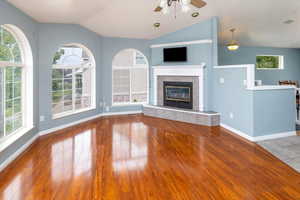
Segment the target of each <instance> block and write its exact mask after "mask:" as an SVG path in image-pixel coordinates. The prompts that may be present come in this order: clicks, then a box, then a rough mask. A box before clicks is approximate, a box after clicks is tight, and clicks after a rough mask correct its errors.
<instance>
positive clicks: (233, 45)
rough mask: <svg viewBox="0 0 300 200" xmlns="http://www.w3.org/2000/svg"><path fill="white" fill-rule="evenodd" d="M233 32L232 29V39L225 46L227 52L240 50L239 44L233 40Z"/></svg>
mask: <svg viewBox="0 0 300 200" xmlns="http://www.w3.org/2000/svg"><path fill="white" fill-rule="evenodd" d="M234 31H235V29H234V28H233V29H230V32H231V37H232V38H231V41H230V42H229V43H228V44H227V49H228V50H229V51H236V50H238V49H239V48H240V45H239V43H238V42H237V41H236V40H234Z"/></svg>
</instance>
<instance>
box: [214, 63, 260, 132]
mask: <svg viewBox="0 0 300 200" xmlns="http://www.w3.org/2000/svg"><path fill="white" fill-rule="evenodd" d="M221 78H223V79H224V83H222V84H221V83H220V79H221ZM246 79H247V72H246V68H236V69H232V68H230V69H214V82H213V85H214V99H213V102H214V103H213V105H214V106H213V109H214V110H215V111H217V112H220V113H221V123H223V124H226V125H228V126H231V127H234V128H235V129H237V130H240V131H242V132H244V133H247V134H248V135H249V136H253V126H254V124H253V106H254V105H253V92H252V91H250V90H246V86H245V85H244V80H246ZM230 113H232V114H233V118H230Z"/></svg>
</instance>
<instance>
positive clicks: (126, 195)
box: [0, 115, 300, 200]
mask: <svg viewBox="0 0 300 200" xmlns="http://www.w3.org/2000/svg"><path fill="white" fill-rule="evenodd" d="M0 199H3V200H21V199H22V200H23V199H24V200H25V199H26V200H48V199H49V200H50V199H55V200H69V199H72V200H94V199H95V200H96V199H99V200H110V199H111V200H119V199H120V200H144V199H149V200H150V199H151V200H156V199H161V200H210V199H211V200H222V199H226V200H265V199H271V200H293V199H294V200H299V199H300V174H298V173H297V172H296V171H294V170H292V169H291V168H289V167H288V166H287V165H285V164H284V163H282V162H281V161H279V160H278V159H276V158H275V157H274V156H272V155H271V154H269V153H267V152H266V151H264V150H263V149H261V148H260V147H259V146H257V145H255V144H252V143H248V142H245V141H243V140H241V139H240V138H237V137H234V136H232V135H231V134H229V133H227V132H226V131H225V130H223V129H220V128H208V127H201V126H196V125H191V124H185V123H180V122H174V121H168V120H162V119H155V118H150V117H144V116H142V115H133V116H122V117H121V116H118V117H112V118H105V119H100V120H95V121H93V122H89V123H85V124H82V125H79V126H75V127H73V128H69V129H65V130H62V131H59V132H57V133H56V134H51V135H48V136H44V137H42V138H40V139H39V140H38V141H37V142H35V143H34V144H33V145H32V146H31V147H30V148H29V149H28V151H26V152H25V153H23V154H22V155H21V156H20V157H19V158H18V159H17V160H16V161H15V162H13V163H12V164H11V165H10V166H9V167H8V168H7V169H6V170H5V171H3V172H2V173H1V174H0Z"/></svg>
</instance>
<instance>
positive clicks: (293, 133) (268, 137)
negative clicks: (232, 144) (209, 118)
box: [221, 123, 297, 142]
mask: <svg viewBox="0 0 300 200" xmlns="http://www.w3.org/2000/svg"><path fill="white" fill-rule="evenodd" d="M221 126H222V127H223V128H225V129H227V130H229V131H231V132H233V133H235V134H237V135H239V136H241V137H243V138H245V139H247V140H249V141H251V142H259V141H263V140H273V139H278V138H283V137H289V136H296V135H297V132H296V131H289V132H282V133H275V134H271V135H264V136H256V137H253V136H249V135H247V134H246V133H244V132H242V131H240V130H237V129H235V128H233V127H231V126H228V125H226V124H222V123H221Z"/></svg>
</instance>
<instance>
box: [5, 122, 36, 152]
mask: <svg viewBox="0 0 300 200" xmlns="http://www.w3.org/2000/svg"><path fill="white" fill-rule="evenodd" d="M33 128H34V126H30V127H23V128H21V129H19V130H17V131H16V132H15V133H13V134H11V135H10V136H7V137H5V138H3V139H1V140H0V152H2V151H4V150H5V149H6V148H7V147H9V146H10V145H12V144H13V143H14V142H15V141H17V140H18V139H19V138H20V137H22V136H23V135H25V134H26V133H28V132H29V131H31V130H32V129H33Z"/></svg>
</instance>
